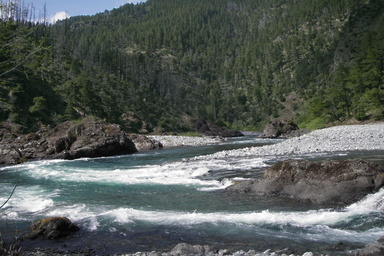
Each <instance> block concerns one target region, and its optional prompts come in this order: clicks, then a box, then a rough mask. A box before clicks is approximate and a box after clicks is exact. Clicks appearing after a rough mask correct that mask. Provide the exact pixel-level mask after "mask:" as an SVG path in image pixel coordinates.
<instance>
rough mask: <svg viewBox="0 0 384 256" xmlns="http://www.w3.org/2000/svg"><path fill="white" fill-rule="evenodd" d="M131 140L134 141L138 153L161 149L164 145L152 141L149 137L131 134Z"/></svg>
mask: <svg viewBox="0 0 384 256" xmlns="http://www.w3.org/2000/svg"><path fill="white" fill-rule="evenodd" d="M129 138H130V139H131V140H132V141H133V143H134V144H135V146H136V149H137V150H138V151H144V150H152V149H161V148H163V144H161V142H160V141H158V140H155V139H150V138H148V137H147V136H144V135H139V134H130V135H129Z"/></svg>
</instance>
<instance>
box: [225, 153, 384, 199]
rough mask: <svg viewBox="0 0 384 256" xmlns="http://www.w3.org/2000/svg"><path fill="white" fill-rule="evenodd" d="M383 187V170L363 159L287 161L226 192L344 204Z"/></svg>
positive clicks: (239, 183) (233, 186)
mask: <svg viewBox="0 0 384 256" xmlns="http://www.w3.org/2000/svg"><path fill="white" fill-rule="evenodd" d="M383 186H384V168H383V167H381V166H379V165H376V164H373V163H370V162H367V161H364V160H359V159H353V160H341V161H336V160H330V161H320V162H311V161H308V160H287V161H283V162H279V163H276V164H275V165H273V166H271V167H270V168H267V169H266V170H265V172H264V175H263V177H262V178H261V179H257V180H248V181H242V182H238V183H237V184H235V185H232V186H230V187H228V188H227V190H228V191H235V192H242V193H249V194H263V195H273V196H286V197H290V198H295V199H299V200H304V201H311V202H313V203H317V204H336V205H347V204H351V203H353V202H356V201H358V200H360V199H362V198H363V197H364V196H366V195H367V194H369V193H373V192H377V191H378V190H379V189H380V188H381V187H383Z"/></svg>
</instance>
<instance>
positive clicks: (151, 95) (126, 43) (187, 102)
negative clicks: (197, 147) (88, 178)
mask: <svg viewBox="0 0 384 256" xmlns="http://www.w3.org/2000/svg"><path fill="white" fill-rule="evenodd" d="M0 10H1V11H0V122H2V121H9V122H14V123H18V124H21V125H22V126H23V127H24V130H25V132H32V131H36V130H38V129H39V128H41V127H42V126H46V125H55V124H58V123H60V122H63V121H66V120H79V119H82V118H84V117H88V118H96V119H101V120H105V121H107V122H111V123H118V124H121V125H122V127H124V129H126V130H127V131H131V132H140V133H147V132H154V131H157V132H167V131H188V130H189V129H190V127H191V126H190V124H191V122H192V120H197V119H205V120H208V121H211V122H214V123H217V124H220V125H223V126H226V127H228V128H233V129H242V130H260V129H262V127H263V126H264V125H265V124H266V123H268V122H269V121H271V120H274V119H285V120H289V121H294V122H296V123H297V124H298V125H299V126H300V127H303V128H309V129H315V128H320V127H325V126H327V125H332V124H340V123H346V122H350V121H366V120H370V121H377V120H383V119H384V1H382V0H316V1H313V0H289V1H287V0H147V1H146V2H143V3H141V4H126V5H123V6H121V7H120V8H117V9H113V10H110V11H105V12H103V13H99V14H96V15H93V16H77V17H71V18H69V19H66V20H62V21H58V22H56V23H55V24H50V23H48V22H46V20H45V18H43V19H39V20H38V21H36V19H35V17H34V16H35V15H34V14H33V8H30V7H25V6H23V4H22V1H1V2H0ZM44 17H45V15H44Z"/></svg>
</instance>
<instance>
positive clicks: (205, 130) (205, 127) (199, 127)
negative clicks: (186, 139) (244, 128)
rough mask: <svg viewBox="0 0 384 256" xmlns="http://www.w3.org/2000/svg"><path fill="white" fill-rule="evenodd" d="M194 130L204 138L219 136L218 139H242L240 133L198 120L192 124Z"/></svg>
mask: <svg viewBox="0 0 384 256" xmlns="http://www.w3.org/2000/svg"><path fill="white" fill-rule="evenodd" d="M194 129H195V130H196V131H197V132H199V133H201V134H204V135H206V136H219V137H242V136H244V134H242V133H241V132H240V131H235V130H229V129H227V128H225V127H221V126H219V125H217V124H214V123H211V122H208V121H206V120H198V121H196V122H195V124H194Z"/></svg>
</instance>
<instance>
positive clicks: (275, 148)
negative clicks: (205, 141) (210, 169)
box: [205, 123, 384, 158]
mask: <svg viewBox="0 0 384 256" xmlns="http://www.w3.org/2000/svg"><path fill="white" fill-rule="evenodd" d="M353 150H384V123H375V124H365V125H343V126H334V127H330V128H325V129H320V130H316V131H313V132H311V133H308V134H305V135H303V136H300V137H295V138H290V139H287V140H285V141H283V142H281V143H278V144H273V145H267V146H263V147H251V148H245V149H237V150H229V151H222V152H218V153H215V154H213V155H211V157H213V158H217V157H220V158H221V157H242V156H252V155H253V156H268V155H275V156H276V155H295V154H297V155H304V154H311V153H320V152H339V151H353ZM205 158H206V156H205Z"/></svg>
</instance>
